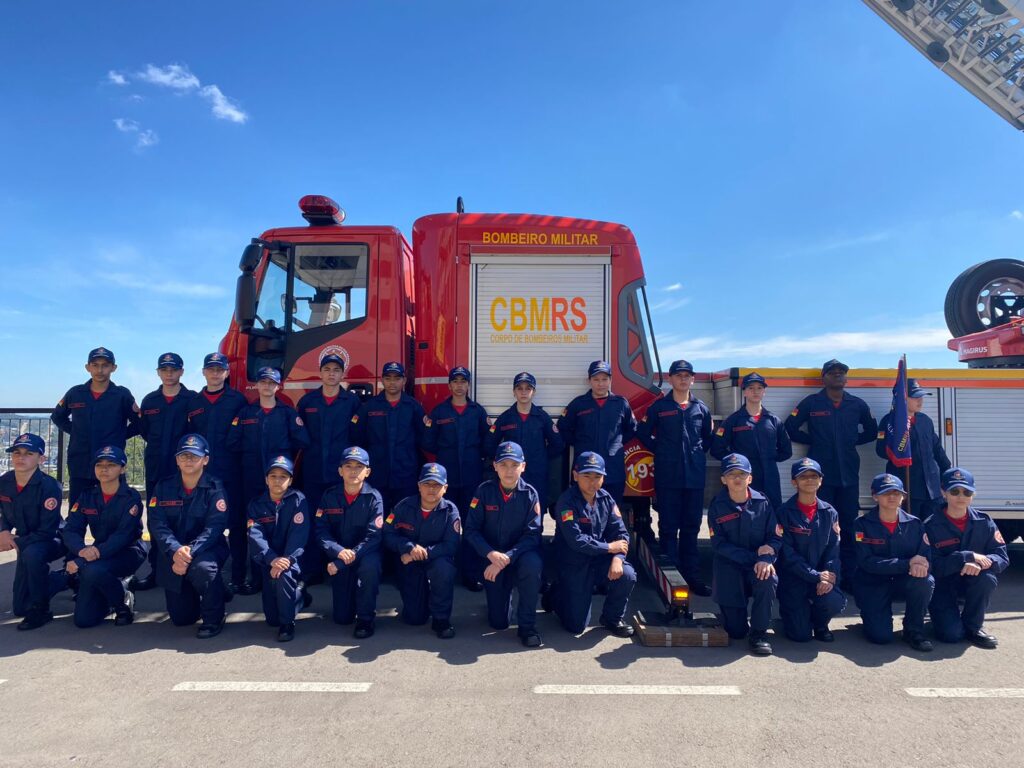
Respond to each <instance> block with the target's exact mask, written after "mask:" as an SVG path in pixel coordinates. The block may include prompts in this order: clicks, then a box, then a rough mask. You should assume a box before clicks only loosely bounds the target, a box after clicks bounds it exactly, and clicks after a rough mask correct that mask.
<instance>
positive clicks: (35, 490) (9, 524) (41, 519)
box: [0, 469, 64, 549]
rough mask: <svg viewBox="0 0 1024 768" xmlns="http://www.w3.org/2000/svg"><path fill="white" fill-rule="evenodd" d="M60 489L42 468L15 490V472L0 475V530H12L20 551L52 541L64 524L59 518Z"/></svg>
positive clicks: (61, 493)
mask: <svg viewBox="0 0 1024 768" xmlns="http://www.w3.org/2000/svg"><path fill="white" fill-rule="evenodd" d="M62 496H63V490H62V489H61V487H60V483H58V482H57V481H56V480H54V479H53V478H52V477H50V476H49V475H47V474H45V473H44V472H43V471H42V470H41V469H37V470H36V471H35V472H33V473H32V476H31V477H30V478H29V479H28V482H27V483H26V484H25V486H24V487H23V488H22V489H21V491H20V492H19V491H18V484H17V480H16V479H15V476H14V470H13V469H12V470H11V471H10V472H5V473H4V474H2V475H0V531H8V532H11V531H13V532H14V533H15V536H14V542H15V543H16V544H17V545H18V548H19V549H24V548H25V547H27V546H28V545H29V544H34V543H37V542H43V541H52V540H53V539H54V537H56V536H57V535H59V532H60V528H61V526H62V525H63V523H64V520H63V518H62V517H61V515H60V502H61V498H62Z"/></svg>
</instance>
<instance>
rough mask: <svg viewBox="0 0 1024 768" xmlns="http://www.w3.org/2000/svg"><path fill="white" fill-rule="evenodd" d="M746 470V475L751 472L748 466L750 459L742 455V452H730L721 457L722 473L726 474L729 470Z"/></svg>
mask: <svg viewBox="0 0 1024 768" xmlns="http://www.w3.org/2000/svg"><path fill="white" fill-rule="evenodd" d="M736 471H739V472H746V473H747V474H748V475H749V474H752V473H753V470H752V469H751V468H750V459H748V458H747V457H746V456H744V455H743V454H742V453H730V454H729V455H728V456H726V457H725V458H724V459H722V474H723V475H727V474H729V473H730V472H736Z"/></svg>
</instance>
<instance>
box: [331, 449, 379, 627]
mask: <svg viewBox="0 0 1024 768" xmlns="http://www.w3.org/2000/svg"><path fill="white" fill-rule="evenodd" d="M338 474H340V475H341V479H342V482H340V483H338V484H337V485H334V486H331V487H330V488H328V489H327V490H326V491H324V495H323V496H322V497H321V498H320V507H319V508H318V509H317V511H316V520H315V526H316V539H317V542H319V544H320V548H321V549H322V550H323V552H324V554H325V556H326V558H327V574H328V576H329V577H330V582H331V594H332V597H333V600H334V612H333V618H334V621H335V623H336V624H351V623H352V621H353V619H354V620H355V622H356V627H355V630H354V631H353V633H352V636H353V637H355V638H357V639H359V640H362V639H365V638H367V637H370V636H371V635H373V630H374V627H373V620H374V616H375V614H376V612H377V592H378V590H379V589H380V572H381V560H380V545H381V529H382V527H383V525H384V502H383V500H382V499H381V495H380V494H379V493H378V492H377V491H376V489H374V488H373V487H372V486H371V485H370V484H369V483H368V482H366V478H367V477H369V476H370V454H369V453H367V452H366V451H364V450H363V449H362V448H360V447H358V446H350V447H348V448H346V449H345V451H344V452H343V453H342V454H341V467H340V468H339V469H338Z"/></svg>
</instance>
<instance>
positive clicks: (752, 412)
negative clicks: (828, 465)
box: [655, 373, 793, 510]
mask: <svg viewBox="0 0 1024 768" xmlns="http://www.w3.org/2000/svg"><path fill="white" fill-rule="evenodd" d="M767 386H768V382H767V381H765V378H764V376H762V375H761V374H759V373H748V374H747V375H746V376H744V377H743V382H742V385H741V390H742V391H743V399H744V401H745V402H744V404H743V407H742V408H740V409H739V410H738V411H736V412H735V413H734V414H732V415H731V416H729V418H727V419H726V420H725V421H724V422H723V423H722V424H720V425H719V427H718V429H716V430H715V436H714V437H713V438H712V440H711V455H712V456H714V457H715V458H716V459H723V458H725V456H726V455H728V454H730V453H739V454H741V455H743V456H746V457H747V459H748V460H749V461H750V466H751V468H752V470H753V480H752V482H751V483H750V487H751V488H753V489H754V490H755V491H760V492H761V493H763V494H764V495H765V496H767V497H768V501H770V502H771V503H772V509H775V510H778V509H779V507H781V506H782V487H781V485H780V484H779V467H778V463H779V462H781V461H786V460H787V459H788V458H789V457H790V456H792V455H793V444H792V443H791V442H790V440H789V434H788V433H787V432H786V428H785V426H784V425H783V423H782V420H781V419H779V417H778V416H776V415H775V414H774V413H772V412H771V411H769V410H768V409H767V408H763V407H762V406H761V402H762V401H763V400H764V391H765V387H767ZM655 477H657V475H655Z"/></svg>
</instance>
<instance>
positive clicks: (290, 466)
mask: <svg viewBox="0 0 1024 768" xmlns="http://www.w3.org/2000/svg"><path fill="white" fill-rule="evenodd" d="M272 469H283V470H284V471H285V472H287V473H288V474H289V475H294V474H295V463H294V462H293V461H292V460H291V459H289V458H288V457H287V456H285V455H284V454H281V455H280V456H275V457H274V458H272V459H271V460H270V462H269V463H268V464H267V471H266V472H264V474H266V475H269V474H270V470H272Z"/></svg>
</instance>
